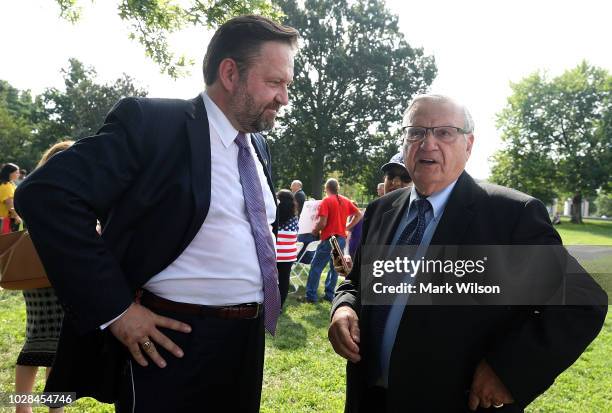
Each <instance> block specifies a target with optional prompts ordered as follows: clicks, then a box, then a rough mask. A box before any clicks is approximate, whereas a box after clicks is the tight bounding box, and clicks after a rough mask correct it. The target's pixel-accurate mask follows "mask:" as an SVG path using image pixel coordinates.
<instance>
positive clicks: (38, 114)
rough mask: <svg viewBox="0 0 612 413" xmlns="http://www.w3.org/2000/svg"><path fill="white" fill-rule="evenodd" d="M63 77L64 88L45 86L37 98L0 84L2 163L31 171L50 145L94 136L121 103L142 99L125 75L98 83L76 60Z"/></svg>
mask: <svg viewBox="0 0 612 413" xmlns="http://www.w3.org/2000/svg"><path fill="white" fill-rule="evenodd" d="M62 73H63V75H64V84H65V88H64V90H60V89H56V88H49V89H46V90H45V91H44V92H43V94H42V95H40V96H36V97H33V96H32V95H31V93H30V92H29V91H19V90H18V89H16V88H14V87H12V86H11V85H9V84H8V83H7V82H5V81H0V146H1V147H2V160H1V161H2V162H15V163H17V164H18V165H19V166H20V167H23V168H26V169H28V170H31V169H32V168H33V167H34V166H35V165H36V164H37V163H38V160H39V158H40V156H41V154H42V153H43V152H44V151H45V150H46V149H47V148H48V147H49V146H51V145H52V144H54V143H56V142H58V141H60V140H64V139H79V138H82V137H85V136H88V135H92V134H94V133H95V132H96V131H97V130H98V129H99V128H100V126H102V122H103V121H104V117H105V116H106V114H107V113H108V111H109V110H110V109H111V107H112V106H113V105H114V104H115V103H116V102H117V101H118V100H119V99H121V98H123V97H126V96H145V95H146V91H144V90H142V89H139V88H137V87H136V86H135V85H134V83H133V81H132V79H131V78H130V77H129V76H127V75H123V76H122V77H121V78H119V79H117V80H115V81H114V82H112V83H108V84H99V83H96V79H95V78H96V72H95V70H94V69H93V68H91V67H87V66H85V65H84V64H83V63H81V62H79V61H78V60H76V59H70V60H69V65H68V68H67V69H63V70H62Z"/></svg>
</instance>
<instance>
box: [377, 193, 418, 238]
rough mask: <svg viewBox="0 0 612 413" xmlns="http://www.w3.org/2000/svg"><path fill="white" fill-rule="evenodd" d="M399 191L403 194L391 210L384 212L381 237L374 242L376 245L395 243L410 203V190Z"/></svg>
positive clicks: (394, 202)
mask: <svg viewBox="0 0 612 413" xmlns="http://www.w3.org/2000/svg"><path fill="white" fill-rule="evenodd" d="M399 191H403V193H402V194H401V195H400V196H399V197H397V199H396V200H395V201H393V203H392V204H391V208H389V209H388V210H386V211H385V212H383V216H382V219H381V223H380V236H379V237H378V238H377V239H376V240H374V242H375V243H379V244H382V245H390V244H391V241H393V235H395V231H396V230H397V227H398V226H399V224H400V222H401V221H402V217H403V216H404V213H405V211H406V208H408V204H409V203H410V202H409V201H410V190H409V189H400V190H399Z"/></svg>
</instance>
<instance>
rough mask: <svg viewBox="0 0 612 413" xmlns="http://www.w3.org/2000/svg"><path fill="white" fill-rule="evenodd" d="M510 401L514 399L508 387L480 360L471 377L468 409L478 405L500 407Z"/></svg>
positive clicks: (473, 409) (475, 407)
mask: <svg viewBox="0 0 612 413" xmlns="http://www.w3.org/2000/svg"><path fill="white" fill-rule="evenodd" d="M512 402H514V399H513V398H512V395H511V394H510V391H509V390H508V388H507V387H506V386H505V385H504V383H502V381H501V380H500V379H499V377H497V374H495V372H494V371H493V369H492V368H491V366H489V363H487V362H486V361H485V360H482V361H481V362H480V363H479V364H478V367H476V371H475V372H474V378H473V379H472V388H471V389H470V397H469V400H468V406H469V408H470V410H472V411H475V410H476V409H477V408H478V406H480V407H483V408H485V409H488V408H489V407H491V406H493V407H501V406H503V405H504V404H510V403H512Z"/></svg>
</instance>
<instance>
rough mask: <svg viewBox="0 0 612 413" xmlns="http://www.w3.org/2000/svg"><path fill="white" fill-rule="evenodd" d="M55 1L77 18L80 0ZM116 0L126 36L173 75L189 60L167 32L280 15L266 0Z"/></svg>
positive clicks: (69, 17) (66, 15)
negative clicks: (175, 49)
mask: <svg viewBox="0 0 612 413" xmlns="http://www.w3.org/2000/svg"><path fill="white" fill-rule="evenodd" d="M55 1H56V2H57V4H58V5H59V7H60V15H61V17H63V18H64V19H66V20H68V21H70V22H73V23H74V22H76V21H78V20H79V18H80V16H81V13H82V10H83V1H79V0H55ZM93 2H94V0H90V3H93ZM85 3H87V2H85ZM116 3H117V14H118V15H119V17H120V18H121V20H123V21H124V22H125V23H126V24H127V25H128V26H129V30H130V31H129V37H130V39H136V40H138V42H139V43H140V44H141V45H142V46H143V47H144V49H145V54H146V55H147V57H149V58H151V59H152V60H153V61H154V62H155V63H157V64H158V65H159V66H160V68H161V70H162V71H163V72H165V73H168V74H169V75H170V76H172V77H173V78H176V77H178V76H180V75H182V74H184V69H185V68H186V66H187V65H190V64H192V63H193V62H192V60H190V59H188V58H187V57H186V56H185V55H184V54H179V55H178V56H176V55H175V53H174V52H173V51H172V50H171V48H170V46H169V44H168V36H169V35H170V34H171V33H174V32H177V31H179V30H181V29H184V28H186V27H189V26H204V27H207V28H214V27H216V26H218V25H220V24H222V23H224V22H225V21H226V20H228V19H230V18H232V17H234V16H238V15H241V14H248V13H255V14H261V15H265V16H269V17H272V18H276V19H278V18H280V17H281V15H280V13H279V12H278V7H276V6H274V5H273V4H272V3H271V2H270V0H204V1H202V0H184V1H172V0H120V1H117V2H116Z"/></svg>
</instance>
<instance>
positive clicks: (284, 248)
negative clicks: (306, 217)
mask: <svg viewBox="0 0 612 413" xmlns="http://www.w3.org/2000/svg"><path fill="white" fill-rule="evenodd" d="M297 235H298V220H297V217H293V218H291V219H289V220H288V221H287V222H285V223H284V224H282V225H280V226H279V227H278V235H276V261H278V262H293V261H295V260H297V247H296V246H295V243H296V242H297Z"/></svg>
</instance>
